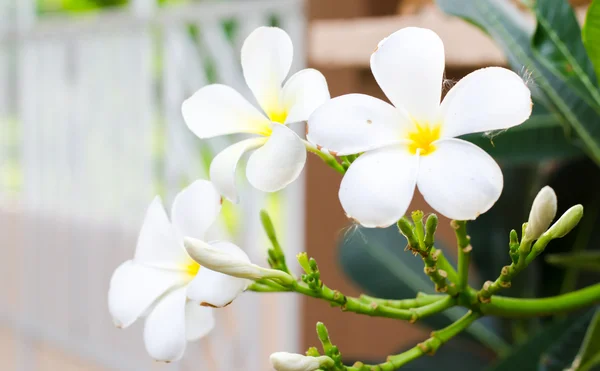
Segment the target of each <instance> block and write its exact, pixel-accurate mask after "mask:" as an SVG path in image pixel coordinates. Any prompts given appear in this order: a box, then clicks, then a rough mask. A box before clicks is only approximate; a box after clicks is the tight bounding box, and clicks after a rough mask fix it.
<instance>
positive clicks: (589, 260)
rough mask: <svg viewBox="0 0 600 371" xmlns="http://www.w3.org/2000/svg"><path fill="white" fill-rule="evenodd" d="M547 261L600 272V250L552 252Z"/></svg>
mask: <svg viewBox="0 0 600 371" xmlns="http://www.w3.org/2000/svg"><path fill="white" fill-rule="evenodd" d="M546 262H548V263H549V264H552V265H556V266H559V267H565V268H576V269H578V270H582V271H591V272H600V251H581V252H577V253H572V254H550V255H548V256H546Z"/></svg>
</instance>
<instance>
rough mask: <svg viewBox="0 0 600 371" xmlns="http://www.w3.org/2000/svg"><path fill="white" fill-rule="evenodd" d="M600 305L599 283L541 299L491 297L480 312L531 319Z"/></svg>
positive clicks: (481, 307)
mask: <svg viewBox="0 0 600 371" xmlns="http://www.w3.org/2000/svg"><path fill="white" fill-rule="evenodd" d="M598 303H600V283H597V284H595V285H592V286H589V287H586V288H584V289H581V290H577V291H573V292H570V293H568V294H563V295H558V296H553V297H549V298H541V299H518V298H508V297H502V296H492V298H491V301H490V302H489V303H482V304H481V306H480V310H481V312H482V313H483V314H486V315H488V314H489V315H495V316H501V317H532V316H545V315H552V314H556V313H561V312H568V311H572V310H576V309H579V308H583V307H587V306H590V305H594V304H598Z"/></svg>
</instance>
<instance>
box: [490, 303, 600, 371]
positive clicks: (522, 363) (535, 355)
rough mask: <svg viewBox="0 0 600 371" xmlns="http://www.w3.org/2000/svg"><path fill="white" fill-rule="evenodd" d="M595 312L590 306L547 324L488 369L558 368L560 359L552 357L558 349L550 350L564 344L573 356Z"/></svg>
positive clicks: (498, 370) (492, 370)
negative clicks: (577, 313)
mask: <svg viewBox="0 0 600 371" xmlns="http://www.w3.org/2000/svg"><path fill="white" fill-rule="evenodd" d="M593 313H594V309H591V310H589V311H588V312H586V313H585V314H584V315H573V316H570V317H568V318H566V319H563V320H561V321H559V322H554V323H550V324H548V325H547V326H546V327H544V328H543V329H542V330H541V331H538V332H537V333H536V334H535V335H532V336H531V337H530V338H529V339H528V341H527V342H525V343H523V344H521V345H520V346H517V347H515V348H514V350H513V351H512V352H511V353H510V354H509V355H508V356H506V357H504V358H502V359H500V360H499V361H498V362H497V363H496V364H495V365H494V366H493V367H491V368H489V371H514V370H540V371H541V370H545V371H546V370H547V371H550V370H558V369H557V368H555V367H554V366H556V363H557V361H558V359H557V358H553V357H556V353H552V352H551V351H552V350H553V349H554V350H558V349H561V348H562V351H564V352H565V353H572V356H571V357H570V360H572V359H573V357H574V355H575V353H576V352H577V349H578V347H579V345H580V344H581V340H582V338H583V334H584V333H585V329H586V327H587V324H588V323H589V322H590V319H591V317H592V314H593ZM581 330H583V331H581ZM573 344H574V346H573ZM567 347H570V348H567ZM573 349H574V350H575V352H573ZM560 370H563V368H560Z"/></svg>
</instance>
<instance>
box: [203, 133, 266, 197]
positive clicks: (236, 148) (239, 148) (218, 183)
mask: <svg viewBox="0 0 600 371" xmlns="http://www.w3.org/2000/svg"><path fill="white" fill-rule="evenodd" d="M266 141H267V138H264V137H260V138H250V139H246V140H242V141H240V142H237V143H235V144H233V145H231V146H229V147H227V148H225V149H224V150H222V151H221V152H219V154H218V155H216V156H215V158H214V159H213V161H212V163H211V164H210V180H211V181H212V182H213V184H214V186H215V187H216V188H217V190H218V191H219V193H221V194H222V195H223V196H225V197H227V199H228V200H230V201H232V202H236V203H237V202H238V195H237V191H236V186H235V170H236V168H237V164H238V162H239V161H240V158H241V157H242V156H243V155H244V153H246V152H247V151H250V150H252V149H255V148H258V147H260V146H262V145H263V144H265V143H266Z"/></svg>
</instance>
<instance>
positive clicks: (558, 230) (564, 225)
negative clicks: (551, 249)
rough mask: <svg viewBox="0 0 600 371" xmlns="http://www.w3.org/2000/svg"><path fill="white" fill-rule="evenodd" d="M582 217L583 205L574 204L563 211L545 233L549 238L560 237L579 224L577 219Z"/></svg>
mask: <svg viewBox="0 0 600 371" xmlns="http://www.w3.org/2000/svg"><path fill="white" fill-rule="evenodd" d="M582 217H583V206H581V205H575V206H573V207H571V208H570V209H569V210H567V211H565V213H564V214H563V215H562V216H561V217H560V219H558V220H557V221H556V223H554V224H553V225H552V227H550V229H548V231H547V232H546V233H544V234H545V235H547V236H549V237H550V238H552V239H554V238H561V237H564V236H566V235H567V233H569V232H571V230H572V229H573V228H575V227H576V226H577V224H579V221H580V220H581V218H582Z"/></svg>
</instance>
